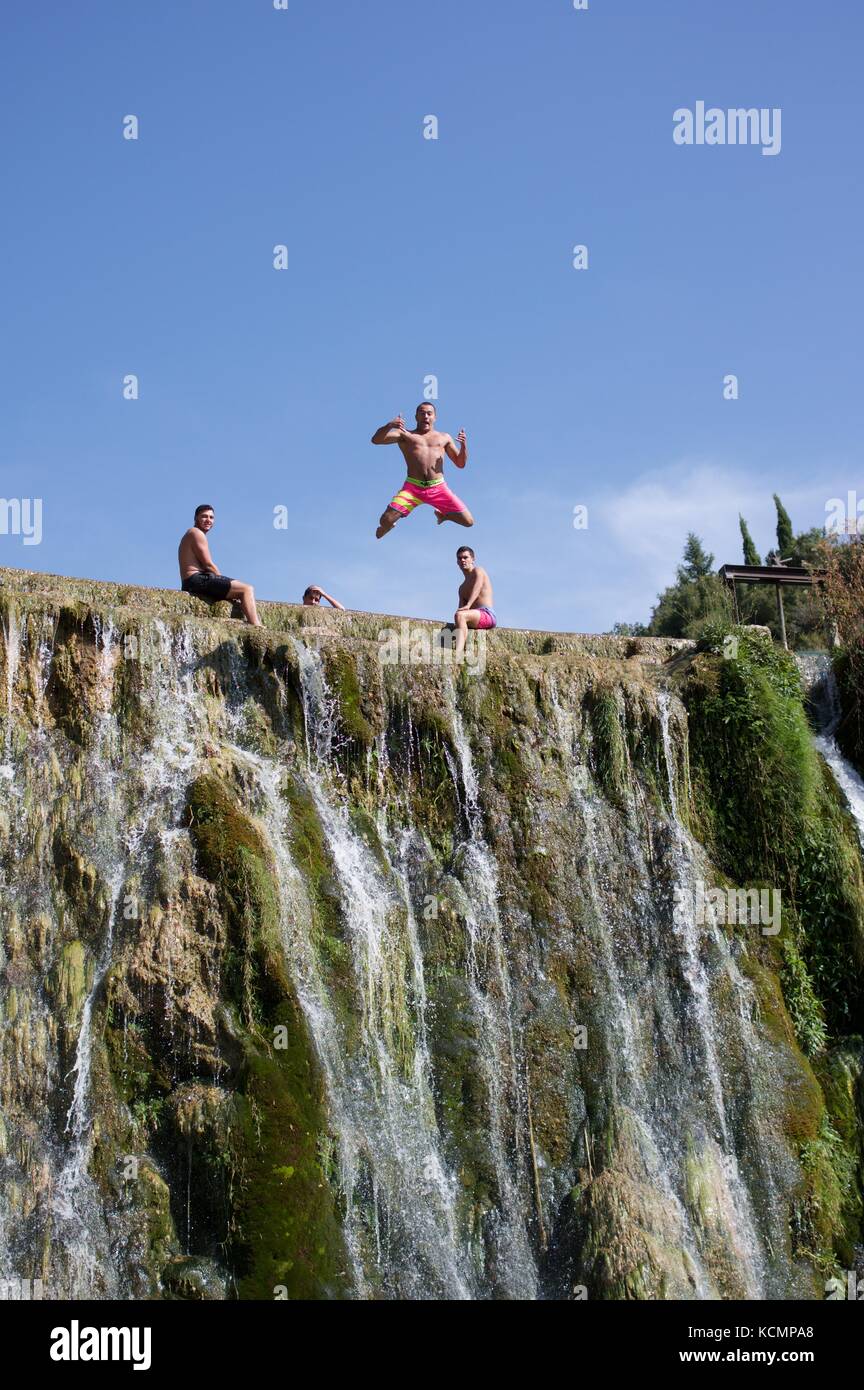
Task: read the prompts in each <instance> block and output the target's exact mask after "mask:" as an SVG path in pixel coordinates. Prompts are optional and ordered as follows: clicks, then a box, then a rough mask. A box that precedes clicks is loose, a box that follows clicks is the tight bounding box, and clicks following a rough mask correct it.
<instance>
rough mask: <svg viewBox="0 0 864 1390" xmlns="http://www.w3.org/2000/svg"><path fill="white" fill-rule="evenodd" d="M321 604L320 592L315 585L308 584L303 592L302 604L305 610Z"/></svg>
mask: <svg viewBox="0 0 864 1390" xmlns="http://www.w3.org/2000/svg"><path fill="white" fill-rule="evenodd" d="M320 602H321V590H320V589H319V588H318V586H317V584H310V585H309V588H308V589H304V590H303V604H304V606H305V607H306V608H312V607H314V606H315V604H316V603H320Z"/></svg>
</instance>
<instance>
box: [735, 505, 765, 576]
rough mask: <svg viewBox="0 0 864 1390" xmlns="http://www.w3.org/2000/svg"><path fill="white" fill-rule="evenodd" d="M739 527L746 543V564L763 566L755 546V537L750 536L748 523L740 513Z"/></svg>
mask: <svg viewBox="0 0 864 1390" xmlns="http://www.w3.org/2000/svg"><path fill="white" fill-rule="evenodd" d="M738 525H739V526H740V527H741V539H742V541H743V542H744V563H745V565H761V563H762V560H761V558H760V555H759V551H758V550H757V549H756V547H755V545H754V544H753V537H752V536H751V535H750V530H749V527H748V526H747V522H746V521H745V520H744V518H743V516H742V515H741V513H740V512H739V513H738Z"/></svg>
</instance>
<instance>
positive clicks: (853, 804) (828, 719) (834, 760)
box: [795, 652, 864, 850]
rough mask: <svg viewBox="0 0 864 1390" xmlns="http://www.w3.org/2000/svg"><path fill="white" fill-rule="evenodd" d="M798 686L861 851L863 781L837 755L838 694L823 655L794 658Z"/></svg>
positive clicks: (827, 658) (863, 835)
mask: <svg viewBox="0 0 864 1390" xmlns="http://www.w3.org/2000/svg"><path fill="white" fill-rule="evenodd" d="M795 660H796V661H797V663H798V669H799V670H800V672H801V678H802V685H803V687H804V691H805V694H806V695H807V699H808V702H809V704H810V707H811V709H812V711H813V716H814V720H815V725H816V732H815V734H814V742H815V744H816V747H817V748H818V749H819V752H820V753H821V754H822V757H823V758H824V759H825V761H826V763H827V764H828V766H829V768H830V769H831V772H832V775H833V777H834V780H835V782H836V783H837V785H838V787H839V788H840V790H841V792H842V793H843V796H844V798H845V800H846V804H847V805H848V807H849V810H850V811H851V813H852V816H853V818H854V821H855V825H856V826H857V829H858V839H859V840H860V842H861V848H862V850H864V778H862V777H861V775H860V773H859V772H858V771H857V769H856V768H854V767H853V766H852V764H851V763H850V762H849V759H848V758H845V757H844V756H843V754H842V753H841V751H840V746H839V744H838V743H837V739H836V737H835V735H836V733H837V727H838V725H839V723H840V718H841V709H840V693H839V691H838V689H837V679H836V677H835V675H834V668H833V666H832V663H831V658H830V656H829V655H828V654H827V652H801V653H800V654H799V655H797V656H796V658H795Z"/></svg>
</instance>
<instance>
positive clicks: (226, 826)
mask: <svg viewBox="0 0 864 1390" xmlns="http://www.w3.org/2000/svg"><path fill="white" fill-rule="evenodd" d="M189 815H190V829H191V833H192V837H193V840H194V842H195V846H196V850H197V854H198V863H199V868H200V871H201V873H202V874H203V875H204V876H205V877H206V878H208V879H209V880H210V881H211V883H213V884H214V886H215V888H216V890H217V894H218V898H219V905H220V909H221V912H222V915H223V918H224V920H225V924H226V928H227V935H228V950H227V952H226V957H225V962H224V968H225V976H224V988H225V990H226V993H227V995H228V997H229V999H230V1000H231V1001H232V1003H233V1004H234V1006H235V1007H236V1009H237V1011H238V1013H239V1014H240V1015H241V1016H242V1029H241V1031H240V1035H239V1036H240V1040H241V1043H242V1051H243V1056H242V1061H241V1062H240V1064H239V1076H238V1089H239V1096H238V1098H237V1102H236V1104H237V1123H236V1125H235V1126H234V1128H233V1129H232V1131H231V1147H230V1154H229V1155H228V1159H229V1161H230V1165H231V1168H232V1170H233V1171H234V1172H236V1174H237V1183H238V1189H239V1191H238V1198H237V1201H236V1209H235V1219H234V1229H233V1230H232V1231H231V1233H230V1237H229V1243H230V1248H231V1251H232V1255H233V1258H234V1260H235V1264H236V1266H237V1267H238V1274H237V1283H238V1292H239V1295H240V1297H241V1298H265V1299H272V1298H274V1297H275V1296H277V1295H276V1293H275V1291H276V1290H277V1289H278V1288H280V1287H284V1289H285V1290H286V1292H287V1296H288V1297H289V1298H321V1297H334V1296H338V1294H339V1292H340V1290H341V1289H342V1288H343V1286H344V1279H345V1274H346V1270H345V1252H344V1249H343V1245H342V1236H341V1230H340V1225H339V1219H338V1213H337V1209H336V1202H335V1198H334V1195H333V1192H332V1189H331V1188H330V1187H329V1185H328V1183H327V1182H326V1179H325V1177H324V1174H323V1173H322V1171H321V1167H320V1165H319V1153H320V1151H321V1144H322V1134H324V1133H325V1132H326V1128H327V1122H326V1114H325V1111H324V1101H323V1093H322V1087H321V1079H320V1076H319V1074H318V1067H317V1062H316V1059H315V1055H314V1051H313V1048H312V1044H311V1042H310V1040H309V1038H308V1036H307V1033H306V1027H305V1022H304V1019H303V1016H302V1012H301V1010H300V1007H299V1005H298V1003H297V1000H296V998H295V997H294V993H293V989H292V987H291V984H290V981H289V978H288V975H287V971H286V969H285V963H284V957H283V945H282V942H281V940H280V935H279V926H278V907H277V901H276V892H275V886H274V885H275V879H274V870H273V866H272V864H271V863H270V861H269V856H268V853H267V850H266V848H265V845H264V842H263V840H262V837H261V834H260V832H259V831H258V829H257V827H256V826H255V825H254V823H253V822H252V821H251V820H249V818H248V817H247V816H245V815H244V814H243V813H242V812H241V811H240V810H239V808H238V807H237V805H236V804H235V803H234V801H233V800H232V798H231V797H230V795H229V794H228V791H227V790H226V788H225V787H224V785H223V784H222V783H221V782H220V781H219V779H218V778H216V777H215V776H212V775H208V776H204V777H200V778H198V780H197V781H196V782H194V783H193V784H192V787H191V788H190V792H189ZM277 1028H278V1029H279V1030H280V1034H279V1041H280V1043H281V1044H283V1045H281V1046H276V1045H275V1044H274V1036H275V1030H276V1029H277ZM289 1170H290V1173H289Z"/></svg>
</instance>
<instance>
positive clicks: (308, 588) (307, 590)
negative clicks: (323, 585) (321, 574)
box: [303, 584, 315, 598]
mask: <svg viewBox="0 0 864 1390" xmlns="http://www.w3.org/2000/svg"><path fill="white" fill-rule="evenodd" d="M314 587H315V585H314V584H309V585H308V586H307V587H306V588H305V589H304V590H303V597H304V598H306V596H307V594H311V592H312V590H313V589H314Z"/></svg>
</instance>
